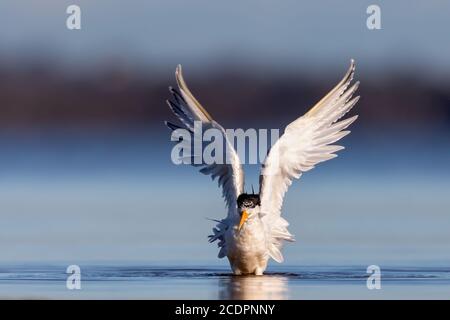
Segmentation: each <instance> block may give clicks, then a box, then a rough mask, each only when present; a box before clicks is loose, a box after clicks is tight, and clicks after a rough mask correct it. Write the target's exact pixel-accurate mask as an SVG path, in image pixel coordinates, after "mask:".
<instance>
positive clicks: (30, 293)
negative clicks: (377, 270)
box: [0, 265, 450, 299]
mask: <svg viewBox="0 0 450 320" xmlns="http://www.w3.org/2000/svg"><path fill="white" fill-rule="evenodd" d="M80 267H81V283H82V285H81V290H68V289H67V288H66V279H67V276H68V275H67V274H66V273H65V271H66V269H65V268H66V267H65V266H55V265H48V266H47V265H33V266H30V265H28V266H23V265H22V266H3V267H0V297H1V298H10V299H17V298H19V299H23V298H27V299H449V298H450V268H446V267H382V270H381V271H382V287H381V289H380V290H369V289H368V288H367V286H366V281H367V277H368V274H367V273H366V268H365V267H362V266H348V267H343V266H339V267H332V266H326V267H320V266H300V267H296V266H281V267H277V268H272V269H271V271H270V272H268V273H267V274H266V275H264V276H233V275H231V274H230V272H229V270H228V269H227V268H225V267H205V266H203V267H189V268H182V267H164V266H158V267H155V266H131V265H130V266H100V265H96V266H94V265H89V266H80Z"/></svg>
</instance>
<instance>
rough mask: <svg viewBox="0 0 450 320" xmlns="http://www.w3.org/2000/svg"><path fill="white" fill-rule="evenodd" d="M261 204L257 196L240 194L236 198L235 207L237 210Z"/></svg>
mask: <svg viewBox="0 0 450 320" xmlns="http://www.w3.org/2000/svg"><path fill="white" fill-rule="evenodd" d="M260 204H261V199H260V198H259V194H247V193H242V194H241V195H239V197H238V198H237V205H238V207H239V208H242V207H247V208H254V207H256V206H259V205H260Z"/></svg>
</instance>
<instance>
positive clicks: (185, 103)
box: [166, 65, 244, 217]
mask: <svg viewBox="0 0 450 320" xmlns="http://www.w3.org/2000/svg"><path fill="white" fill-rule="evenodd" d="M175 75H176V79H177V83H178V88H179V90H180V93H181V94H179V93H178V92H177V91H176V90H174V89H173V88H170V91H171V92H172V94H173V98H174V100H168V101H167V103H168V105H169V107H170V108H171V110H172V111H173V113H174V114H175V115H176V116H177V117H178V119H179V120H180V121H181V123H182V124H183V125H184V127H185V128H186V129H188V130H189V131H191V133H192V132H193V130H194V121H201V122H202V126H203V127H204V128H215V129H218V130H220V131H221V132H222V133H223V136H224V138H225V141H226V144H227V152H225V154H226V156H227V159H225V161H224V162H225V163H223V164H216V163H214V164H206V163H200V164H195V161H194V159H195V158H196V157H198V156H200V155H198V154H192V155H191V158H192V161H191V163H192V164H193V165H195V166H200V167H202V168H201V170H200V172H201V173H203V174H206V175H211V178H212V179H213V180H214V179H215V178H218V184H219V187H222V195H223V197H224V199H225V202H226V204H227V207H228V216H229V217H230V216H232V215H236V214H237V202H236V201H237V197H238V196H239V195H240V194H241V193H243V192H244V171H243V170H242V165H241V162H240V160H239V157H238V155H237V153H236V151H235V150H234V147H233V146H232V144H231V143H230V141H229V140H228V139H227V136H226V134H225V130H224V128H223V127H222V126H221V125H220V124H218V123H217V122H216V121H214V120H213V119H212V117H211V116H210V115H209V113H208V112H207V111H206V110H205V109H204V108H203V107H202V105H201V104H200V103H199V102H198V101H197V100H196V99H195V97H194V96H193V95H192V93H191V92H190V91H189V89H188V87H187V85H186V83H185V81H184V79H183V74H182V70H181V66H180V65H178V67H177V69H176V72H175ZM166 125H167V126H168V127H169V128H170V129H172V130H176V129H178V128H180V127H179V126H177V125H175V124H172V123H170V122H166ZM191 137H192V135H191ZM192 138H194V137H192ZM194 152H195V151H194Z"/></svg>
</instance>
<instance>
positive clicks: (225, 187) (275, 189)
mask: <svg viewBox="0 0 450 320" xmlns="http://www.w3.org/2000/svg"><path fill="white" fill-rule="evenodd" d="M354 72H355V63H354V61H353V60H351V64H350V68H349V69H348V71H347V73H346V75H345V76H344V78H343V79H342V80H341V81H340V82H339V83H338V84H337V85H336V86H335V87H334V88H333V89H332V90H331V91H330V92H329V93H328V94H327V95H326V96H325V97H323V98H322V99H321V100H320V101H319V102H318V103H317V104H316V105H315V106H314V107H312V108H311V109H310V110H309V111H308V112H307V113H306V114H305V115H303V116H302V117H300V118H298V119H296V120H295V121H293V122H292V123H290V124H289V125H288V126H287V127H286V128H285V131H284V134H283V135H282V136H281V137H280V139H278V141H277V142H276V143H275V144H274V145H273V147H272V148H271V149H270V151H269V153H268V155H267V157H266V159H265V162H264V164H263V165H262V169H261V175H260V188H259V194H246V193H244V172H243V169H242V165H241V162H240V160H239V157H238V155H237V153H236V151H235V150H234V147H233V145H232V144H231V142H230V141H229V140H228V139H226V135H225V130H224V128H223V127H222V126H221V125H220V124H218V123H217V122H216V121H214V120H213V118H212V117H211V116H210V115H209V113H208V112H207V111H206V110H205V109H204V108H203V107H202V105H201V104H200V103H199V102H198V101H197V100H196V99H195V98H194V96H193V95H192V93H191V92H190V91H189V89H188V87H187V85H186V83H185V81H184V79H183V75H182V71H181V66H180V65H179V66H178V67H177V69H176V72H175V75H176V80H177V83H178V87H179V92H178V91H176V90H175V89H173V88H170V91H171V92H172V94H173V99H174V100H172V101H167V102H168V105H169V107H170V108H171V109H172V111H173V113H174V114H175V115H176V116H177V117H178V118H179V120H180V121H181V125H182V126H183V127H184V128H186V129H188V130H189V131H190V132H192V131H193V130H194V121H201V123H202V125H204V126H205V127H209V128H216V129H219V130H220V131H221V132H223V134H224V137H225V139H226V143H227V147H228V148H229V150H230V151H231V152H227V155H226V156H227V159H226V160H227V161H225V163H224V164H217V163H214V164H206V163H202V164H200V165H199V166H200V167H202V169H201V170H200V172H202V173H203V174H206V175H211V177H212V179H215V178H218V183H219V186H220V187H222V191H223V197H224V198H225V202H226V204H227V207H228V214H227V216H226V218H224V219H222V220H221V221H218V224H217V226H216V227H215V228H214V229H213V235H211V236H209V238H210V242H214V241H216V240H218V241H219V243H218V244H219V247H220V251H219V255H218V257H219V258H223V257H225V256H226V257H227V258H228V260H229V262H230V266H231V269H232V270H233V273H234V274H236V275H240V274H255V275H262V274H263V272H264V271H265V270H266V267H267V263H268V260H269V259H270V258H272V259H274V260H275V261H277V262H279V263H281V262H283V255H282V253H281V248H282V245H283V242H284V241H294V238H293V236H292V235H291V234H290V233H289V231H288V230H287V226H288V225H289V224H288V222H287V221H286V220H285V219H283V218H282V217H281V207H282V204H283V198H284V195H285V193H286V191H287V189H288V187H289V186H290V185H291V184H292V180H293V179H294V178H296V179H298V178H300V176H301V175H302V174H303V172H306V171H309V170H311V169H313V168H314V167H315V165H316V164H318V163H320V162H324V161H326V160H330V159H332V158H335V157H336V156H337V155H336V154H335V152H337V151H339V150H342V149H344V147H342V146H338V145H333V143H335V142H336V141H338V140H340V139H341V138H343V137H344V136H346V135H347V134H349V133H350V131H348V130H345V129H346V128H347V127H348V126H349V125H350V124H351V123H352V122H354V121H355V120H356V119H357V117H358V116H356V115H355V116H353V117H350V118H347V119H345V120H341V118H342V117H343V116H344V115H345V114H347V112H349V111H350V109H351V108H352V107H353V106H354V105H355V104H356V103H357V102H358V100H359V96H357V97H354V98H352V95H353V94H354V92H355V91H356V89H357V88H358V85H359V82H356V83H354V84H353V85H352V86H350V83H351V82H352V80H353V74H354ZM166 125H167V126H168V127H169V128H170V129H172V130H176V129H178V128H182V127H181V126H178V125H175V124H173V123H170V122H166ZM193 163H194V162H193Z"/></svg>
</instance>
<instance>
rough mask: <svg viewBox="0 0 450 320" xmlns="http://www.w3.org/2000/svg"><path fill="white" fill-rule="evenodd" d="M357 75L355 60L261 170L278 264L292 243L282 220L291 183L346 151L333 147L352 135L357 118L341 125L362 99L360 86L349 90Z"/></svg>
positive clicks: (279, 143)
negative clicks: (285, 245)
mask: <svg viewBox="0 0 450 320" xmlns="http://www.w3.org/2000/svg"><path fill="white" fill-rule="evenodd" d="M354 71H355V64H354V61H353V60H352V61H351V65H350V68H349V70H348V71H347V73H346V75H345V76H344V78H343V79H342V80H341V82H340V83H339V84H338V85H337V86H336V87H334V89H333V90H331V91H330V92H329V93H328V94H327V95H326V96H325V97H324V98H323V99H322V100H320V101H319V102H318V103H317V104H316V105H315V106H314V107H313V108H311V110H309V111H308V112H307V113H306V114H305V115H304V116H302V117H300V118H298V119H297V120H295V121H293V122H292V123H290V124H289V125H288V126H287V127H286V129H285V132H284V134H283V135H282V136H281V138H280V139H279V140H278V141H277V142H276V143H275V144H274V146H273V147H272V149H271V150H270V152H269V154H268V156H267V157H266V160H265V162H264V164H263V166H262V170H261V176H260V197H261V213H262V216H263V218H262V219H263V221H264V223H265V224H266V226H267V229H268V232H269V234H271V245H270V246H269V255H270V256H271V257H272V258H273V259H274V260H276V261H278V262H281V261H283V257H282V255H281V252H280V250H279V249H280V248H281V245H282V240H293V237H292V235H291V234H290V233H289V231H288V230H287V226H288V223H287V221H286V220H284V219H283V218H281V216H280V215H281V207H282V204H283V198H284V195H285V193H286V191H287V189H288V187H289V186H290V185H291V184H292V180H293V179H294V178H295V179H298V178H300V176H301V175H302V173H303V172H306V171H308V170H311V169H312V168H314V167H315V165H317V164H318V163H320V162H324V161H327V160H330V159H332V158H335V157H337V155H336V154H335V152H337V151H339V150H341V149H344V147H341V146H338V145H332V144H333V143H334V142H336V141H338V140H340V139H341V138H343V137H344V136H346V135H347V134H349V133H350V131H345V129H346V128H347V127H348V126H349V125H350V124H351V123H352V122H353V121H355V120H356V118H357V116H353V117H351V118H348V119H345V120H342V121H338V120H339V119H341V118H342V117H343V116H344V115H345V114H346V113H347V112H349V111H350V109H351V108H352V107H353V106H354V105H355V104H356V102H357V101H358V99H359V96H358V97H355V98H353V99H351V98H352V95H353V93H354V92H355V91H356V89H357V88H358V85H359V82H356V83H355V84H354V85H353V86H351V87H350V88H348V87H349V85H350V82H351V81H352V79H353V74H354Z"/></svg>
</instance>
